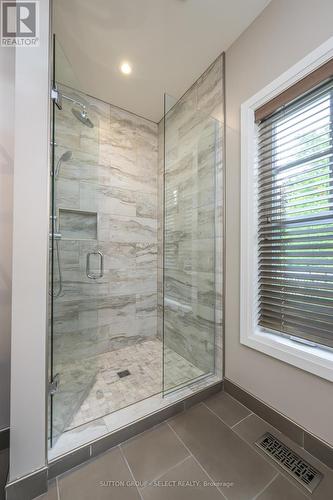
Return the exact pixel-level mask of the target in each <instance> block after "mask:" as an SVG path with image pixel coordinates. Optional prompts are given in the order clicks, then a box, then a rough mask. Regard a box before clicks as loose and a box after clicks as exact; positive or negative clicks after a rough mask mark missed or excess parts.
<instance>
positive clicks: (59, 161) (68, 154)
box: [54, 151, 73, 178]
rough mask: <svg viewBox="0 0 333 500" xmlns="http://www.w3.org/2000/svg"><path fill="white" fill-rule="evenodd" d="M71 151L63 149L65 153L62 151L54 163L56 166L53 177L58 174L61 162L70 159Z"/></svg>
mask: <svg viewBox="0 0 333 500" xmlns="http://www.w3.org/2000/svg"><path fill="white" fill-rule="evenodd" d="M72 156H73V155H72V151H65V153H63V154H62V155H61V156H60V158H59V160H58V162H57V165H56V168H55V170H54V177H55V178H57V177H58V175H59V172H60V167H61V164H62V163H63V162H64V161H69V160H71V159H72Z"/></svg>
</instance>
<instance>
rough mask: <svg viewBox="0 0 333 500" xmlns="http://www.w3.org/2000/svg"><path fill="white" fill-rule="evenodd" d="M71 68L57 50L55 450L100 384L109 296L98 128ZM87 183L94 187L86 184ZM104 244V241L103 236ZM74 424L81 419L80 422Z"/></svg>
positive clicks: (51, 426)
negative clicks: (72, 83)
mask: <svg viewBox="0 0 333 500" xmlns="http://www.w3.org/2000/svg"><path fill="white" fill-rule="evenodd" d="M69 71H70V65H69V63H68V61H67V59H66V57H65V55H64V53H63V52H62V49H61V47H60V45H59V44H58V43H57V42H55V43H54V76H53V88H54V89H55V90H56V91H57V92H58V98H57V99H55V100H53V103H52V144H51V146H52V147H51V153H52V158H51V183H50V185H51V196H50V199H51V207H50V330H49V331H50V342H49V343H50V350H49V357H50V359H49V361H50V362H49V381H50V385H49V396H50V397H49V444H50V446H51V447H52V446H53V445H54V444H55V443H56V441H57V440H58V438H59V437H60V436H61V435H62V433H63V432H64V431H66V430H68V429H70V428H72V427H75V426H77V425H79V424H80V423H81V422H80V421H79V418H78V415H77V414H78V412H79V410H81V407H82V404H83V402H84V400H85V398H86V397H87V395H88V394H89V391H90V390H91V389H92V387H93V385H94V384H95V382H96V376H97V373H98V362H97V357H96V354H97V353H98V349H99V348H100V343H101V332H100V329H99V324H98V315H97V304H98V301H99V300H101V299H102V298H103V297H104V296H107V292H108V284H107V282H106V280H105V276H104V272H105V268H104V253H103V250H104V249H103V248H102V246H103V241H102V240H103V231H102V230H101V227H100V226H98V211H97V205H96V204H97V184H94V183H91V182H89V181H90V180H91V175H98V168H97V167H95V165H96V164H97V163H98V161H97V160H98V148H97V147H96V145H97V144H98V139H99V126H98V125H99V122H98V117H97V116H96V115H95V114H94V113H92V112H91V111H90V113H89V114H88V112H89V109H88V106H87V104H88V103H87V102H85V101H84V99H83V97H82V95H80V93H78V92H76V91H74V90H72V89H71V88H68V87H67V88H66V87H65V86H63V85H61V83H59V81H61V75H62V74H63V73H64V72H67V74H68V72H69ZM86 181H88V182H86ZM105 237H106V236H105ZM75 419H76V420H75Z"/></svg>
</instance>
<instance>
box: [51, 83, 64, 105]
mask: <svg viewBox="0 0 333 500" xmlns="http://www.w3.org/2000/svg"><path fill="white" fill-rule="evenodd" d="M51 99H52V100H53V101H54V102H55V103H56V105H57V107H58V109H62V95H61V92H60V90H59V89H58V87H57V85H55V86H54V87H52V89H51Z"/></svg>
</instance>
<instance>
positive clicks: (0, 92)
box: [0, 47, 15, 430]
mask: <svg viewBox="0 0 333 500" xmlns="http://www.w3.org/2000/svg"><path fill="white" fill-rule="evenodd" d="M14 73H15V49H12V48H7V47H0V110H1V112H0V430H1V429H5V428H6V427H9V385H10V316H11V289H12V288H11V287H12V269H11V268H12V257H11V251H12V203H13V199H12V196H13V159H14V83H15V80H14Z"/></svg>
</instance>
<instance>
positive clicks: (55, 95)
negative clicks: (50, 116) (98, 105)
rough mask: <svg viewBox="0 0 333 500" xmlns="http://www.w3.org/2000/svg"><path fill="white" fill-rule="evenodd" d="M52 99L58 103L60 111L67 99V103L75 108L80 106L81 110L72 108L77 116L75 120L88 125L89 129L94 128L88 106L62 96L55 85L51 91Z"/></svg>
mask: <svg viewBox="0 0 333 500" xmlns="http://www.w3.org/2000/svg"><path fill="white" fill-rule="evenodd" d="M51 99H53V101H54V102H55V103H56V105H57V107H58V108H59V109H62V100H63V99H67V101H70V102H72V103H73V104H74V105H75V106H79V107H80V108H81V109H80V110H78V109H76V108H75V107H73V108H72V113H73V115H74V116H75V118H77V119H78V120H79V121H80V122H81V123H83V125H86V126H87V127H89V128H94V124H93V122H92V121H91V120H90V118H89V117H88V113H87V106H85V105H84V104H82V102H81V101H78V100H77V99H73V98H72V97H69V96H68V95H65V94H62V93H61V92H60V90H59V89H58V87H57V85H55V87H53V88H52V90H51Z"/></svg>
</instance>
